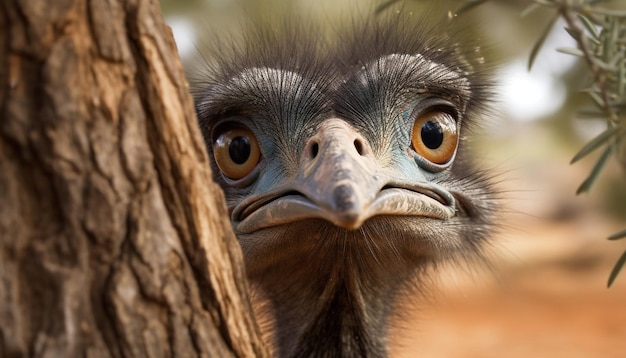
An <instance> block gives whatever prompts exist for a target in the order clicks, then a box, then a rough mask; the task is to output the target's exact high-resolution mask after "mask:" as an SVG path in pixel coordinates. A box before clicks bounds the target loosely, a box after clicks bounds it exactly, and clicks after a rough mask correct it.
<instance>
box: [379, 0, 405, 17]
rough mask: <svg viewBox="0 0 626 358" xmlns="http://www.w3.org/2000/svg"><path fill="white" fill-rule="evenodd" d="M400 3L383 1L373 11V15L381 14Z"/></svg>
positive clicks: (391, 0) (397, 0) (389, 0)
mask: <svg viewBox="0 0 626 358" xmlns="http://www.w3.org/2000/svg"><path fill="white" fill-rule="evenodd" d="M398 2H400V0H388V1H385V2H384V3H382V4H380V5H378V7H376V10H375V11H374V14H376V15H378V14H380V13H381V12H383V11H385V10H387V9H388V8H390V7H391V6H392V5H393V4H395V3H398Z"/></svg>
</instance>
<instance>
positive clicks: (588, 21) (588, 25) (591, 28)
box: [578, 14, 600, 40]
mask: <svg viewBox="0 0 626 358" xmlns="http://www.w3.org/2000/svg"><path fill="white" fill-rule="evenodd" d="M578 18H579V19H580V21H581V22H582V23H583V25H585V28H586V29H587V31H588V32H589V33H590V34H591V36H592V37H593V38H594V39H595V40H597V39H599V38H600V33H599V32H598V29H597V27H596V24H594V23H593V21H592V20H591V19H590V18H588V17H587V16H584V15H581V14H578Z"/></svg>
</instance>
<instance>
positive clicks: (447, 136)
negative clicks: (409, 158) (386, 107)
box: [411, 111, 459, 164]
mask: <svg viewBox="0 0 626 358" xmlns="http://www.w3.org/2000/svg"><path fill="white" fill-rule="evenodd" d="M458 139H459V134H458V132H457V126H456V121H455V120H454V117H453V116H452V115H450V114H449V113H446V112H440V111H430V112H426V113H423V114H421V115H419V116H418V117H417V119H416V120H415V123H414V124H413V131H412V133H411V145H412V147H413V149H414V150H415V151H416V152H417V154H419V155H421V156H422V157H424V159H426V160H428V161H430V162H432V163H435V164H446V163H447V162H448V161H450V159H451V158H452V156H453V155H454V152H455V151H456V147H457V144H458Z"/></svg>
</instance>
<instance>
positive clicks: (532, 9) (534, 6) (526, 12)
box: [519, 3, 541, 17]
mask: <svg viewBox="0 0 626 358" xmlns="http://www.w3.org/2000/svg"><path fill="white" fill-rule="evenodd" d="M540 7H541V5H539V4H537V3H532V4H530V5H528V6H527V7H526V8H525V9H524V10H523V11H522V13H521V14H520V15H519V16H520V17H526V16H528V15H530V14H531V13H533V12H535V10H537V9H539V8H540Z"/></svg>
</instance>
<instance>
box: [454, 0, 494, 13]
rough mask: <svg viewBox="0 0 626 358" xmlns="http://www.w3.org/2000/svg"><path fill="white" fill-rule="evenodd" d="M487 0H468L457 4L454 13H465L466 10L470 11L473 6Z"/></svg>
mask: <svg viewBox="0 0 626 358" xmlns="http://www.w3.org/2000/svg"><path fill="white" fill-rule="evenodd" d="M487 1H488V0H468V1H467V2H466V3H465V4H463V5H461V6H459V7H458V8H457V9H456V10H455V11H454V13H455V14H456V15H461V14H463V13H466V12H468V11H470V10H471V9H473V8H475V7H476V6H478V5H481V4H484V3H486V2H487Z"/></svg>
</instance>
